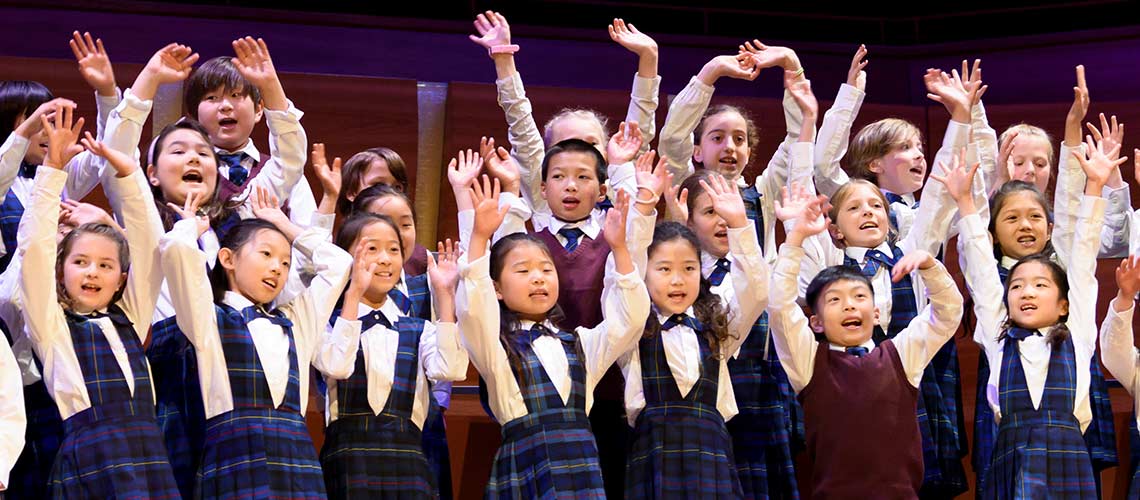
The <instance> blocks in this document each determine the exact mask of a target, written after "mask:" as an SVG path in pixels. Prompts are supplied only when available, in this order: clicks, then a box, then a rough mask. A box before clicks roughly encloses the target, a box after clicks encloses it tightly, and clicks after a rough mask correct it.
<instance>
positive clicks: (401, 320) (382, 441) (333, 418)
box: [321, 300, 467, 498]
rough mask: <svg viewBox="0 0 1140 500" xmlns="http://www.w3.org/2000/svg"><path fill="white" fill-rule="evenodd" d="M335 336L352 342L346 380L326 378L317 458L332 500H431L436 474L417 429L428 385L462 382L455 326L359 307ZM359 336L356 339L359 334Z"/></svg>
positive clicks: (390, 308)
mask: <svg viewBox="0 0 1140 500" xmlns="http://www.w3.org/2000/svg"><path fill="white" fill-rule="evenodd" d="M354 316H355V317H358V318H360V319H358V320H354V321H349V320H345V319H344V318H343V317H341V316H340V315H339V314H338V315H337V316H336V317H335V318H334V319H333V320H332V321H333V323H334V325H333V327H332V330H342V331H345V332H346V333H343V334H340V333H337V334H334V335H343V336H345V337H348V338H351V337H357V338H359V339H360V340H359V341H358V342H359V349H357V350H356V352H355V355H354V356H352V357H354V358H355V365H354V368H353V372H352V376H350V377H347V378H345V379H340V380H337V379H333V378H331V377H328V378H326V381H327V382H328V387H329V390H328V394H329V399H328V416H329V426H328V430H327V431H326V433H325V445H324V448H323V449H322V450H321V464H322V466H323V469H324V474H325V484H326V487H327V488H328V491H329V496H330V497H331V498H377V497H389V498H406V497H416V498H435V497H438V496H439V493H438V490H437V487H436V473H435V471H434V470H433V469H432V467H431V464H430V463H429V462H428V459H427V457H426V455H425V453H424V448H423V445H422V443H423V436H422V429H424V427H425V423H426V421H427V419H428V417H429V415H430V408H431V406H432V403H433V402H434V399H433V396H432V394H431V390H430V387H429V385H428V379H431V380H462V379H463V378H464V377H466V375H467V352H466V351H465V350H463V347H462V346H461V345H460V343H459V337H458V333H457V331H456V326H455V324H454V323H432V322H430V321H425V320H424V319H421V318H416V317H410V316H405V315H404V314H403V313H402V311H401V310H400V307H399V304H397V303H396V301H395V300H386V301H385V302H384V304H383V305H381V307H380V308H379V309H372V308H371V307H368V306H366V305H364V304H360V305H359V306H358V310H357V311H356V313H355V314H354ZM361 330H363V332H361Z"/></svg>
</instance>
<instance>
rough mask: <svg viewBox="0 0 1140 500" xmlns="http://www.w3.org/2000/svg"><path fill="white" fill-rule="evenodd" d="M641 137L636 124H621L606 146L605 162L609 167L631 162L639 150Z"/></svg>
mask: <svg viewBox="0 0 1140 500" xmlns="http://www.w3.org/2000/svg"><path fill="white" fill-rule="evenodd" d="M641 143H642V135H641V129H640V128H638V126H637V122H628V123H626V122H621V124H620V125H618V132H617V133H616V134H614V135H612V136H610V142H609V144H606V156H607V158H606V160H607V161H609V163H610V165H621V164H622V163H627V162H631V161H633V159H634V158H635V157H636V156H637V152H638V151H639V150H640V149H641Z"/></svg>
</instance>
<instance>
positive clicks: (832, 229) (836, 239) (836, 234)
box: [827, 222, 847, 248]
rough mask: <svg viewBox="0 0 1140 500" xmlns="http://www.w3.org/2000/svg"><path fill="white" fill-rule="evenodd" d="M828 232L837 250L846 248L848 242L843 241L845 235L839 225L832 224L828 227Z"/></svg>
mask: <svg viewBox="0 0 1140 500" xmlns="http://www.w3.org/2000/svg"><path fill="white" fill-rule="evenodd" d="M827 232H828V233H829V234H831V241H832V242H833V243H835V247H836V248H846V247H847V242H845V241H843V233H842V232H840V231H839V225H838V224H836V223H834V222H832V223H830V224H828V225H827Z"/></svg>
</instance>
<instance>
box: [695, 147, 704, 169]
mask: <svg viewBox="0 0 1140 500" xmlns="http://www.w3.org/2000/svg"><path fill="white" fill-rule="evenodd" d="M693 163H700V164H702V165H703V164H704V163H705V154H704V153H703V152H701V145H700V144H694V145H693Z"/></svg>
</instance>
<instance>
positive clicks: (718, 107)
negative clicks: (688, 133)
mask: <svg viewBox="0 0 1140 500" xmlns="http://www.w3.org/2000/svg"><path fill="white" fill-rule="evenodd" d="M721 113H736V114H738V115H740V117H741V118H743V119H744V131H745V132H746V133H747V134H748V158H747V159H746V160H745V161H744V166H743V167H742V168H748V165H751V164H752V157H753V156H756V146H759V145H760V127H757V126H756V122H755V121H753V120H752V114H751V113H749V112H748V110H747V109H744V108H742V107H740V106H734V105H732V104H714V105H712V106H709V108H708V109H707V110H705V114H703V115H701V121H699V122H697V128H694V129H693V144H694V145H697V146H700V145H701V136H702V135H704V134H705V121H707V120H708V119H709V118H712V117H714V116H716V115H719V114H721ZM694 163H696V162H695V161H694ZM701 167H703V168H708V167H705V166H704V165H703V164H702V165H701ZM742 171H743V170H742ZM692 197H693V195H692V191H689V199H692Z"/></svg>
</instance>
